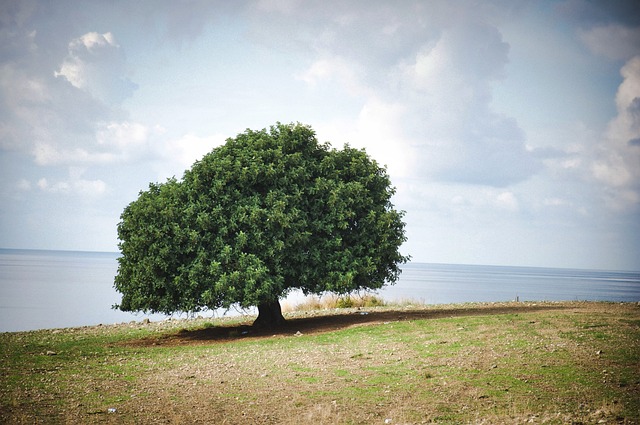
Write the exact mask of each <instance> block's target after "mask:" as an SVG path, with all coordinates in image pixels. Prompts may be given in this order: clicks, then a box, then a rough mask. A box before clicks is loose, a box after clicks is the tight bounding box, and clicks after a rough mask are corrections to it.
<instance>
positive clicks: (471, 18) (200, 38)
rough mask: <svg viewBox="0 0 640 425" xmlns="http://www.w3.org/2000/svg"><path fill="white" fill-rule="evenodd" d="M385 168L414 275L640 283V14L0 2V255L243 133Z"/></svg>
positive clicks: (56, 241)
mask: <svg viewBox="0 0 640 425" xmlns="http://www.w3.org/2000/svg"><path fill="white" fill-rule="evenodd" d="M276 122H282V123H290V122H300V123H303V124H308V125H310V126H311V127H312V128H313V129H314V130H315V131H316V133H317V137H318V140H319V141H320V142H330V143H331V144H332V146H334V147H336V148H341V147H342V146H343V145H344V144H345V143H349V144H350V145H351V146H353V147H357V148H364V149H366V151H367V152H368V153H369V154H370V155H371V157H372V158H374V159H375V160H376V161H378V162H379V163H380V164H384V165H386V166H387V169H388V173H389V175H390V177H391V180H392V183H393V185H394V186H395V187H396V194H395V196H394V198H393V202H394V204H395V207H396V208H397V209H400V210H404V211H406V215H405V221H406V223H407V226H406V234H407V238H408V240H407V242H406V243H405V244H404V245H403V246H402V249H401V252H402V254H403V255H410V256H411V257H412V261H417V262H432V263H460V264H491V265H516V266H541V267H568V268H588V269H622V270H639V269H640V2H636V1H615V0H611V1H586V0H562V1H542V0H541V1H518V0H486V1H472V0H467V1H465V0H460V1H451V0H443V1H439V0H431V1H418V0H398V1H374V0H363V1H331V0H325V1H302V0H281V1H279V0H247V1H215V0H210V1H204V0H202V1H201V0H184V1H174V0H153V1H151V0H140V1H133V2H132V1H109V2H105V1H96V0H86V1H78V0H75V1H68V0H59V1H30V0H20V1H17V0H4V1H2V2H1V4H0V247H3V248H19V249H60V250H88V251H117V250H118V245H117V244H118V240H117V230H116V229H117V224H118V222H119V221H120V214H121V213H122V211H123V209H124V208H125V207H126V205H128V204H129V203H130V202H132V201H134V200H135V199H136V198H137V196H138V193H139V192H140V191H141V190H145V189H146V188H147V187H148V185H149V183H150V182H162V181H165V180H166V179H167V178H169V177H171V176H176V177H178V178H180V177H181V176H182V174H183V172H184V170H186V169H188V168H189V167H190V166H191V164H193V162H194V161H196V160H198V159H200V158H201V157H202V156H203V155H204V154H206V153H207V152H209V151H210V150H211V149H213V148H214V147H216V146H219V145H221V144H223V143H224V141H225V140H226V139H227V138H229V137H235V136H236V135H237V134H239V133H242V132H243V131H244V130H245V129H247V128H250V129H254V130H259V129H263V128H268V127H269V126H271V125H273V124H275V123H276Z"/></svg>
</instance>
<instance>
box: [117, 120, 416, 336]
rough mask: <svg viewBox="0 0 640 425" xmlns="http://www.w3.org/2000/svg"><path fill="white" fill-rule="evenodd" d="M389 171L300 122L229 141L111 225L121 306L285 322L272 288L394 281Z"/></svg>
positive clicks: (396, 235)
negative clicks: (237, 313)
mask: <svg viewBox="0 0 640 425" xmlns="http://www.w3.org/2000/svg"><path fill="white" fill-rule="evenodd" d="M393 193H394V188H393V187H392V186H391V182H390V179H389V177H388V175H387V173H386V169H385V168H383V167H380V166H379V165H378V164H377V163H376V161H374V160H372V159H371V158H370V157H369V156H368V155H367V154H366V152H365V151H364V150H358V149H354V148H351V147H349V146H348V145H345V147H344V148H343V149H342V150H336V149H333V148H331V147H330V146H329V145H328V144H319V143H318V141H317V140H316V137H315V133H314V132H313V130H312V129H311V128H310V127H308V126H304V125H301V124H288V125H284V124H280V123H278V124H276V125H275V126H272V127H271V128H270V130H269V131H267V130H266V129H265V130H261V131H252V130H247V131H245V132H244V133H242V134H239V135H238V136H237V137H236V138H235V139H228V140H227V141H226V143H225V144H224V145H223V146H220V147H218V148H215V149H214V150H213V151H212V152H210V153H209V154H207V155H205V156H204V157H203V158H202V159H201V160H200V161H197V162H196V163H194V164H193V166H192V167H191V169H189V170H187V171H186V172H185V173H184V176H183V178H182V180H176V179H175V178H172V179H169V180H167V181H166V182H165V183H159V184H157V183H151V184H150V185H149V189H148V190H147V191H142V192H140V195H139V197H138V199H137V200H135V201H133V202H132V203H131V204H129V205H128V206H127V207H126V208H125V209H124V212H123V213H122V215H121V221H120V223H119V224H118V236H119V239H120V243H119V247H120V250H121V253H122V255H121V256H120V258H119V259H118V262H119V267H118V274H117V276H116V278H115V285H114V286H115V288H116V290H118V291H119V292H121V293H122V301H121V303H120V304H119V305H116V306H115V307H116V308H119V309H121V310H123V311H145V312H162V313H166V314H171V313H174V312H178V311H186V312H196V311H200V310H203V309H216V308H220V307H225V308H229V307H230V306H231V305H233V304H238V305H240V306H241V307H244V308H246V307H249V306H257V307H258V318H257V319H256V321H255V322H254V325H264V326H277V325H280V324H282V323H283V322H284V318H283V316H282V313H281V310H280V302H279V300H280V298H282V297H284V296H286V295H287V293H288V292H289V291H291V290H293V289H301V290H302V291H303V292H304V293H305V294H311V293H313V294H322V293H325V292H333V293H337V294H347V293H350V292H354V291H358V290H362V289H378V288H381V287H382V286H383V285H384V284H385V283H394V282H395V281H396V280H397V279H398V277H399V275H400V269H399V264H401V263H404V262H406V261H407V260H408V257H405V256H402V255H401V254H400V252H399V248H400V245H401V244H402V243H403V242H404V241H405V240H406V237H405V233H404V226H405V224H404V223H403V221H402V216H403V212H398V211H396V210H394V208H393V205H392V203H391V196H392V195H393Z"/></svg>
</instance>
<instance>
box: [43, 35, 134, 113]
mask: <svg viewBox="0 0 640 425" xmlns="http://www.w3.org/2000/svg"><path fill="white" fill-rule="evenodd" d="M126 74H127V71H126V61H125V58H124V54H123V53H122V51H121V49H120V46H119V45H118V44H117V43H116V42H115V38H114V36H113V34H112V33H110V32H107V33H104V34H98V33H96V32H90V33H87V34H84V35H83V36H81V37H79V38H76V39H74V40H72V41H71V42H70V43H69V53H68V55H67V57H66V58H65V59H64V61H63V62H62V64H61V65H60V69H59V71H56V72H55V73H54V75H55V76H56V77H62V78H64V79H66V80H67V81H68V82H69V83H71V85H73V86H74V87H76V88H78V89H80V90H83V91H86V92H87V93H89V94H91V95H92V96H94V97H96V98H98V99H100V100H101V101H103V102H106V103H108V104H117V103H120V102H121V101H122V100H124V99H126V98H127V97H129V96H131V94H132V93H133V91H134V90H135V89H136V88H137V85H136V84H134V83H132V82H131V81H130V80H129V79H128V78H127V76H126Z"/></svg>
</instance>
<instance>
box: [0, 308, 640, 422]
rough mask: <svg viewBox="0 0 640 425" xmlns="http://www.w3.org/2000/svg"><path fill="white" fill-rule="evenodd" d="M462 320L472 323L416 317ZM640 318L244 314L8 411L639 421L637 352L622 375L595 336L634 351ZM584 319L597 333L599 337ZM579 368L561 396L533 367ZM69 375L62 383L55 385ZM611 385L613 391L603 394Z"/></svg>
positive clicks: (603, 314) (158, 341) (91, 416)
mask: <svg viewBox="0 0 640 425" xmlns="http://www.w3.org/2000/svg"><path fill="white" fill-rule="evenodd" d="M487 316H489V317H491V318H495V320H498V322H495V320H488V321H487V320H485V317H487ZM463 317H464V318H469V319H471V320H470V321H469V322H467V321H460V320H444V321H440V320H434V321H433V324H430V322H426V323H427V325H426V326H425V325H424V323H425V322H417V324H416V321H422V320H427V321H428V320H430V319H455V318H463ZM503 317H508V318H509V319H508V320H507V319H503ZM629 317H631V319H632V320H629ZM473 318H477V319H478V320H477V321H473V320H472V319H473ZM605 318H606V320H605ZM485 321H486V322H487V323H486V324H485ZM247 323H250V321H248V322H247ZM639 324H640V306H637V305H635V304H614V303H578V302H576V303H496V304H492V303H488V304H474V305H468V306H451V307H447V306H436V307H434V306H431V307H421V308H415V307H412V308H406V309H400V308H398V309H388V308H381V309H362V310H357V309H352V310H333V311H324V312H298V313H291V314H289V315H288V316H287V324H286V326H284V327H283V328H280V329H278V330H277V331H274V330H268V329H253V328H252V327H250V326H249V325H248V324H241V325H233V326H214V327H205V328H200V329H192V330H188V329H182V330H181V329H179V328H176V329H175V330H174V331H171V332H161V333H159V335H153V336H148V337H144V338H138V339H129V340H126V341H123V342H120V343H118V344H116V345H115V346H114V347H112V350H111V351H110V352H109V353H107V354H105V356H104V359H103V360H102V359H101V360H100V361H99V362H96V361H90V362H89V361H88V362H87V368H86V370H85V372H84V373H83V374H82V375H79V376H76V377H73V376H72V377H69V376H59V377H58V378H56V376H57V375H62V374H63V371H64V367H63V366H60V368H59V369H57V370H53V371H51V372H50V378H49V379H51V382H50V385H43V387H42V388H40V389H38V388H31V389H25V391H24V393H23V394H22V395H21V398H22V399H23V400H21V403H19V404H18V405H14V406H10V410H11V411H10V412H8V413H9V414H8V415H6V416H4V415H3V416H0V418H1V417H4V418H9V419H10V420H11V422H14V423H140V424H205V423H207V424H208V423H216V424H244V423H247V424H298V423H317V424H341V423H358V424H410V423H460V422H461V421H462V422H463V423H576V424H578V423H584V424H587V423H638V422H637V420H638V416H636V417H631V416H629V415H628V413H625V410H624V409H625V408H624V406H625V403H627V404H628V401H625V400H627V398H633V397H636V396H637V394H639V393H640V359H638V360H637V361H636V363H635V365H632V368H633V367H635V368H636V370H635V371H632V373H631V375H632V376H631V378H628V377H626V378H624V382H623V381H622V378H617V380H616V379H614V378H613V376H615V375H616V374H618V370H617V369H616V367H617V363H616V362H617V360H616V359H615V358H611V359H606V358H605V357H604V356H603V355H602V354H600V353H603V352H605V353H606V351H607V350H608V348H606V347H607V345H608V344H610V341H611V340H607V339H606V338H605V337H604V336H602V337H600V336H598V335H600V334H602V335H605V336H606V335H608V333H606V332H609V333H610V334H611V335H615V336H616V338H618V339H619V341H618V343H619V344H624V346H625V347H627V348H628V349H630V350H638V351H636V352H637V353H640V346H638V340H637V339H633V338H632V339H629V340H623V339H624V335H626V334H628V332H626V330H625V329H624V326H629V329H631V330H634V332H635V335H636V336H635V337H634V338H637V334H638V333H637V328H638V326H639ZM149 326H154V324H150V325H149ZM376 326H387V327H390V329H397V332H389V333H384V334H383V335H382V336H379V335H377V334H376V336H370V334H369V333H367V332H366V330H367V329H369V328H368V327H372V328H371V329H373V327H376ZM428 326H436V328H432V327H431V328H430V327H428ZM590 326H595V327H597V328H596V329H597V330H598V332H600V333H593V334H591V333H590V329H591V328H590ZM185 328H186V326H185ZM338 330H351V331H353V332H354V335H356V337H352V336H350V334H348V335H344V332H341V333H339V334H336V333H335V332H334V331H338ZM605 331H606V332H605ZM522 332H526V334H523V335H522V336H519V335H520V334H521V333H522ZM581 332H584V335H583V334H582V333H581ZM567 335H570V336H571V338H568V337H567ZM310 337H312V338H310ZM523 338H524V340H526V343H523ZM599 338H605V339H602V340H600V339H599ZM607 338H609V337H607ZM630 338H631V337H630ZM567 361H568V362H570V363H567V364H565V363H564V362H567ZM514 363H515V364H514ZM518 363H521V364H518ZM594 367H595V368H597V369H598V370H597V371H595V372H594V371H593V370H594V369H593V368H594ZM545 368H546V369H545ZM571 368H575V369H576V370H580V371H581V370H584V371H585V372H584V376H583V375H580V376H577V377H576V383H575V384H569V386H568V387H567V389H562V390H561V391H564V392H563V393H562V394H561V395H559V396H554V395H553V394H554V391H555V390H556V388H554V386H555V385H556V383H558V384H557V385H560V384H562V385H565V384H564V381H561V380H560V378H559V377H556V376H554V375H552V374H550V375H549V376H547V375H542V374H539V371H543V372H544V371H545V370H549V371H556V369H557V373H560V374H561V373H563V371H564V370H565V369H566V370H569V369H571ZM627 369H628V368H627ZM627 369H625V370H627ZM529 370H535V371H536V373H535V374H532V373H530V372H528V371H529ZM603 371H604V372H603ZM619 373H620V374H622V371H620V372H619ZM625 373H627V374H628V370H627V372H625ZM601 375H602V378H601ZM592 376H593V377H596V378H597V382H596V380H593V382H592ZM625 376H626V375H625ZM461 377H462V379H461ZM596 378H593V379H596ZM62 379H64V380H65V381H64V382H65V384H64V385H63V386H62V385H57V382H58V383H59V382H61V380H62ZM583 381H584V382H583ZM623 385H624V388H622V389H621V387H622V386H623ZM574 387H575V388H574ZM558 390H560V389H558ZM607 391H611V393H612V394H613V395H612V396H610V397H609V396H604V395H603V394H605V392H607ZM634 394H635V395H634ZM625 397H627V398H625ZM5 408H6V406H5ZM29 409H32V410H31V411H30V410H29ZM34 409H35V410H34ZM461 412H464V413H461ZM5 413H7V412H5ZM461 418H462V419H461Z"/></svg>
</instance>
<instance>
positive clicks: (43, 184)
mask: <svg viewBox="0 0 640 425" xmlns="http://www.w3.org/2000/svg"><path fill="white" fill-rule="evenodd" d="M83 173H84V170H78V169H70V170H69V178H67V179H64V180H58V181H55V182H49V180H48V179H47V178H46V177H42V178H40V179H38V181H37V182H36V187H38V189H40V190H41V191H42V192H46V193H52V194H63V195H79V196H82V197H92V198H94V197H99V196H101V195H103V194H104V193H106V191H107V184H106V183H105V182H104V181H103V180H101V179H95V180H88V179H83V178H82V174H83Z"/></svg>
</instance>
